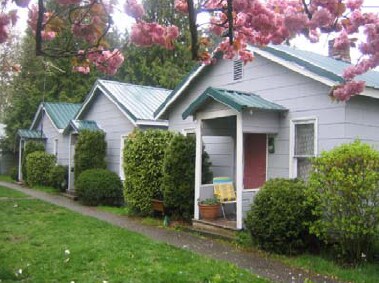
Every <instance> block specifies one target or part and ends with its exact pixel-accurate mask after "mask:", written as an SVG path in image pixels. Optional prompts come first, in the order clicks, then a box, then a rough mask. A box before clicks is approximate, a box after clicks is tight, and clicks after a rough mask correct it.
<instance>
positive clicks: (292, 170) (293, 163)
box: [289, 117, 318, 178]
mask: <svg viewBox="0 0 379 283" xmlns="http://www.w3.org/2000/svg"><path fill="white" fill-rule="evenodd" d="M298 124H313V125H314V155H312V156H317V154H318V118H317V117H303V118H296V119H291V120H290V142H289V145H290V148H289V153H290V158H289V159H290V160H289V162H290V164H289V177H290V178H296V177H297V158H299V157H310V156H309V155H306V156H300V155H297V156H295V125H298Z"/></svg>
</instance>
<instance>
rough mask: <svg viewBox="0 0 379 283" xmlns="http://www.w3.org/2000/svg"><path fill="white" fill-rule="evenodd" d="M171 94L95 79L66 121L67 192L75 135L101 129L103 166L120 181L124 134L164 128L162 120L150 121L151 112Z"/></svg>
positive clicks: (70, 179)
mask: <svg viewBox="0 0 379 283" xmlns="http://www.w3.org/2000/svg"><path fill="white" fill-rule="evenodd" d="M170 92H171V91H170V90H167V89H162V88H156V87H149V86H140V85H133V84H128V83H120V82H116V81H107V80H97V81H96V82H95V84H94V86H93V88H92V90H91V91H90V93H89V94H88V96H87V98H86V99H85V101H84V103H83V104H82V106H81V108H80V109H79V111H78V112H77V114H76V116H75V117H74V118H73V121H71V122H70V125H69V127H67V129H66V131H65V132H66V133H69V140H70V141H69V142H68V144H69V145H70V146H69V149H70V150H69V152H68V154H67V157H69V159H70V160H69V167H70V170H69V184H70V185H69V190H73V189H74V187H73V184H74V174H73V172H72V170H71V168H73V167H74V158H73V157H74V150H75V144H76V139H77V134H78V133H79V132H80V130H82V129H92V130H102V131H104V132H105V134H106V142H107V166H108V169H109V170H111V171H113V172H115V173H117V174H118V175H119V176H120V178H121V179H124V173H123V169H122V167H123V166H122V149H123V145H124V141H125V139H126V138H127V136H128V134H129V133H131V132H132V131H133V130H134V129H135V128H140V129H146V128H160V129H167V127H168V122H167V121H166V120H161V119H158V120H156V119H154V115H153V114H154V111H155V110H156V109H157V108H158V106H159V105H161V104H162V102H163V101H164V100H165V99H166V98H167V97H168V95H169V93H170Z"/></svg>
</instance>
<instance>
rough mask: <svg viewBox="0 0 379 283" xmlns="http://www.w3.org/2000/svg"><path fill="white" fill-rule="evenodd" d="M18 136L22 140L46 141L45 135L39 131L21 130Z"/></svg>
mask: <svg viewBox="0 0 379 283" xmlns="http://www.w3.org/2000/svg"><path fill="white" fill-rule="evenodd" d="M17 135H18V136H19V137H20V138H22V139H46V136H45V134H44V133H43V132H41V131H37V130H27V129H19V130H18V131H17Z"/></svg>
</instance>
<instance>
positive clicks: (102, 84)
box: [76, 80, 171, 122]
mask: <svg viewBox="0 0 379 283" xmlns="http://www.w3.org/2000/svg"><path fill="white" fill-rule="evenodd" d="M100 91H101V92H104V93H105V94H106V95H107V96H108V97H109V98H110V99H111V101H112V102H113V103H114V104H116V105H117V106H118V107H119V108H120V109H121V110H122V111H123V112H124V113H125V114H126V115H127V116H129V117H130V119H132V120H133V121H134V122H136V121H137V120H154V116H153V114H154V111H155V110H156V109H157V108H158V106H159V105H161V104H162V102H163V101H164V100H165V99H166V98H167V96H168V95H169V93H170V92H171V90H168V89H164V88H158V87H151V86H142V85H134V84H128V83H121V82H117V81H108V80H97V81H96V83H95V86H94V87H93V89H92V91H91V95H89V96H88V97H87V99H86V101H85V102H84V103H83V107H82V109H81V110H80V112H79V114H78V116H81V113H82V111H83V109H85V108H86V106H87V105H88V104H89V102H90V101H89V100H91V99H92V97H93V95H92V94H93V93H94V92H95V94H98V93H100ZM76 118H79V119H80V117H76Z"/></svg>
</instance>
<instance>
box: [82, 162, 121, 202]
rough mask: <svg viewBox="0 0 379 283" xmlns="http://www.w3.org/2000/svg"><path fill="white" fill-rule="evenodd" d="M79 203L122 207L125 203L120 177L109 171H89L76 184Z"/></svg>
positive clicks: (83, 173)
mask: <svg viewBox="0 0 379 283" xmlns="http://www.w3.org/2000/svg"><path fill="white" fill-rule="evenodd" d="M75 192H76V193H77V195H78V198H79V201H81V202H82V203H84V204H86V205H111V206H121V205H122V204H123V202H124V197H123V192H122V183H121V180H120V178H119V177H118V175H117V174H116V173H114V172H112V171H109V170H107V169H89V170H86V171H84V172H82V173H81V174H80V176H79V177H78V179H77V180H76V183H75Z"/></svg>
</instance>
